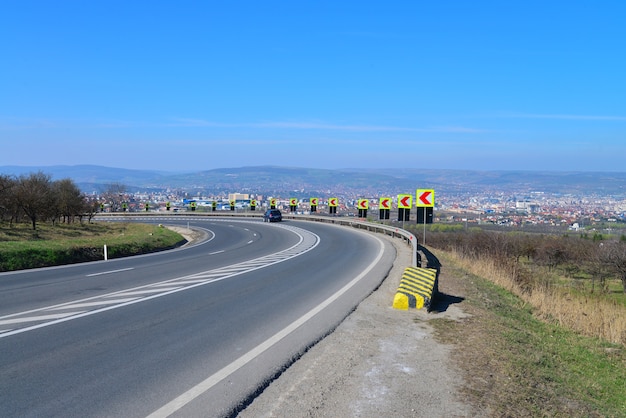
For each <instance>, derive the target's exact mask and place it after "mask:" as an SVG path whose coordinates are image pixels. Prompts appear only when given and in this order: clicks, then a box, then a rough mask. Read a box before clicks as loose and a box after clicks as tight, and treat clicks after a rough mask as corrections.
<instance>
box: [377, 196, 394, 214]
mask: <svg viewBox="0 0 626 418" xmlns="http://www.w3.org/2000/svg"><path fill="white" fill-rule="evenodd" d="M390 211H391V198H390V197H381V198H380V199H379V200H378V219H381V220H383V219H389V212H390Z"/></svg>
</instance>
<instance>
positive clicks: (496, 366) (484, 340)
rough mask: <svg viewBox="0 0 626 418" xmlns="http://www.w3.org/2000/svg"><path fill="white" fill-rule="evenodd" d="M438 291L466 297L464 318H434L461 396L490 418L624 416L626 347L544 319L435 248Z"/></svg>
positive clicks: (511, 294)
mask: <svg viewBox="0 0 626 418" xmlns="http://www.w3.org/2000/svg"><path fill="white" fill-rule="evenodd" d="M436 255H437V258H438V259H439V261H440V263H441V265H442V266H443V267H442V276H443V278H442V280H441V282H440V289H441V290H442V292H443V293H444V294H447V295H448V296H456V297H457V298H458V297H459V296H462V297H463V311H464V312H465V313H466V314H468V315H469V316H468V318H466V319H464V320H462V321H453V320H446V319H434V320H430V321H429V323H431V324H432V325H433V326H434V328H435V330H436V335H437V338H438V339H439V340H440V341H442V342H444V343H446V344H451V345H452V346H453V347H454V348H453V349H452V356H453V359H454V360H455V363H456V364H457V367H458V370H459V371H460V372H461V373H462V375H463V377H464V380H465V385H464V387H463V389H462V393H463V395H464V396H465V397H467V399H468V400H469V401H470V402H471V403H472V404H473V405H475V406H476V407H477V408H478V409H479V410H480V411H481V414H480V415H481V416H492V417H503V416H508V417H512V416H515V417H559V416H563V417H566V416H567V417H622V416H626V347H624V345H622V344H615V343H610V342H608V341H606V340H605V339H603V338H599V337H587V336H584V335H581V334H580V333H578V332H575V331H573V330H570V329H567V328H566V327H563V326H560V325H559V324H558V323H557V322H554V321H545V320H543V319H541V318H539V317H538V316H537V314H536V310H535V308H534V307H533V306H532V305H531V304H530V303H528V302H526V301H525V300H524V299H522V298H521V297H519V296H516V295H514V294H513V293H512V292H510V291H507V290H505V289H503V288H502V287H501V286H499V285H496V284H494V283H493V282H492V281H491V280H487V279H486V278H484V277H481V275H480V274H474V273H471V272H470V270H469V269H468V268H467V265H466V264H465V263H464V262H462V260H460V259H459V258H458V257H457V255H455V254H452V253H450V252H447V251H440V250H436Z"/></svg>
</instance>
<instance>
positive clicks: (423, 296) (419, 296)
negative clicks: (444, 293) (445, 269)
mask: <svg viewBox="0 0 626 418" xmlns="http://www.w3.org/2000/svg"><path fill="white" fill-rule="evenodd" d="M436 289H437V270H435V269H430V268H422V267H407V268H406V269H405V270H404V273H403V274H402V280H400V286H398V291H397V292H396V296H395V297H394V298H393V307H394V308H395V309H402V310H408V309H409V308H415V309H422V308H423V307H424V306H426V308H427V309H428V310H430V308H431V303H432V300H433V295H434V293H435V291H436Z"/></svg>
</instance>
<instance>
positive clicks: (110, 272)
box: [87, 267, 134, 277]
mask: <svg viewBox="0 0 626 418" xmlns="http://www.w3.org/2000/svg"><path fill="white" fill-rule="evenodd" d="M128 270H134V267H129V268H126V269H119V270H110V271H101V272H100V273H91V274H88V275H87V277H93V276H102V275H103V274H113V273H119V272H121V271H128Z"/></svg>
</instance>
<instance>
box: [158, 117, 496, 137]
mask: <svg viewBox="0 0 626 418" xmlns="http://www.w3.org/2000/svg"><path fill="white" fill-rule="evenodd" d="M175 121H176V122H175V123H172V124H167V126H180V127H217V128H258V129H295V130H325V131H347V132H431V133H432V132H442V133H481V132H487V131H486V130H484V129H477V128H469V127H463V126H436V127H428V128H411V127H404V126H388V125H351V124H346V125H342V124H334V123H326V122H310V121H304V122H303V121H288V122H286V121H273V122H252V123H234V124H227V123H219V122H212V121H207V120H202V119H190V118H176V119H175Z"/></svg>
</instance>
